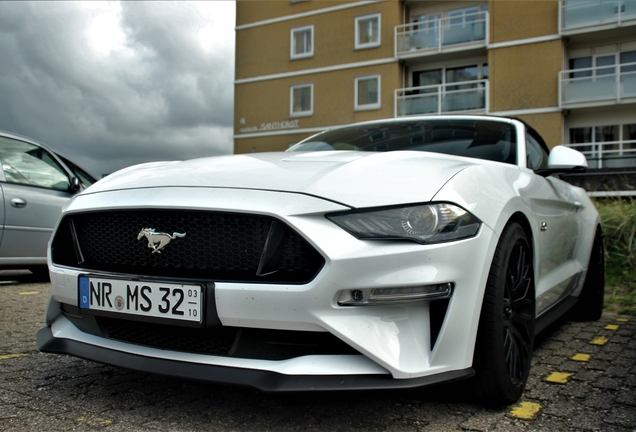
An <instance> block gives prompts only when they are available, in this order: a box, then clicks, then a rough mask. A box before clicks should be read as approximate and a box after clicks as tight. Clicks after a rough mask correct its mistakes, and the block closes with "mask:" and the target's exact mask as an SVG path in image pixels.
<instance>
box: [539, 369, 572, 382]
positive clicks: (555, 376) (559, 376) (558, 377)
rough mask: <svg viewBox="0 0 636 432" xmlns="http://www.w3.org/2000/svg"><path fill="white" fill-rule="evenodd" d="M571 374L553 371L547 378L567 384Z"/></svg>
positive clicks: (550, 380) (549, 380)
mask: <svg viewBox="0 0 636 432" xmlns="http://www.w3.org/2000/svg"><path fill="white" fill-rule="evenodd" d="M570 376H572V374H569V373H566V372H552V373H551V374H550V376H548V377H547V378H546V379H545V380H546V381H547V382H549V383H553V384H566V383H567V382H568V378H570Z"/></svg>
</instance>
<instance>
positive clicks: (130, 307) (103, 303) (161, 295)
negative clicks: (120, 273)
mask: <svg viewBox="0 0 636 432" xmlns="http://www.w3.org/2000/svg"><path fill="white" fill-rule="evenodd" d="M203 304H204V301H203V287H202V286H201V285H195V284H178V283H167V282H156V281H131V280H126V279H111V278H100V277H94V276H80V277H79V307H80V309H81V310H84V311H91V312H94V313H96V314H100V312H102V313H106V314H108V315H110V314H117V315H118V314H131V315H136V316H138V317H148V318H155V319H156V318H160V319H168V320H177V321H188V322H191V323H200V322H202V318H203Z"/></svg>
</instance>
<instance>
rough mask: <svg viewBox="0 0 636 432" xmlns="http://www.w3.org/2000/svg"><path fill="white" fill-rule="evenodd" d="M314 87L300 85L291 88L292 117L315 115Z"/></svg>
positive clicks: (311, 85)
mask: <svg viewBox="0 0 636 432" xmlns="http://www.w3.org/2000/svg"><path fill="white" fill-rule="evenodd" d="M313 100H314V85H313V84H299V85H293V86H291V91H290V116H292V117H301V116H310V115H312V114H313V113H314V103H313Z"/></svg>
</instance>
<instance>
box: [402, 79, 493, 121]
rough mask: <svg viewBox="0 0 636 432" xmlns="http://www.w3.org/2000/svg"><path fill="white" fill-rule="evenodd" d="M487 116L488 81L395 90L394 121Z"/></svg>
mask: <svg viewBox="0 0 636 432" xmlns="http://www.w3.org/2000/svg"><path fill="white" fill-rule="evenodd" d="M457 112H470V113H477V114H483V113H487V112H488V80H475V81H466V82H463V83H452V84H440V85H429V86H421V87H409V88H403V89H397V90H395V117H404V116H412V115H420V114H445V113H457Z"/></svg>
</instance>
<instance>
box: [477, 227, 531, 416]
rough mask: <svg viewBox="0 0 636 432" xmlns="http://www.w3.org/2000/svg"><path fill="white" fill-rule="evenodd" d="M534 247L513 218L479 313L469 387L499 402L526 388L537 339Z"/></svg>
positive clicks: (491, 402)
mask: <svg viewBox="0 0 636 432" xmlns="http://www.w3.org/2000/svg"><path fill="white" fill-rule="evenodd" d="M534 322H535V291H534V270H533V265H532V248H531V247H530V243H529V242H528V239H527V236H526V234H525V231H524V230H523V228H522V227H521V225H519V224H518V223H515V222H513V223H511V224H509V225H508V226H507V227H506V228H505V229H504V231H503V233H502V234H501V238H500V240H499V243H498V244H497V248H496V250H495V255H494V257H493V261H492V264H491V266H490V273H489V275H488V283H487V285H486V291H485V293H484V300H483V303H482V307H481V315H480V318H479V328H478V330H477V341H476V344H475V353H474V356H473V368H474V369H475V371H476V375H475V377H473V378H472V382H471V387H472V390H473V393H474V395H475V397H477V398H478V401H479V402H480V403H482V404H484V405H486V406H490V407H498V406H502V405H508V404H511V403H514V402H516V401H517V400H518V399H519V398H520V397H521V394H522V392H523V389H524V388H525V385H526V381H527V380H528V374H529V373H530V361H531V359H532V350H533V345H534Z"/></svg>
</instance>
